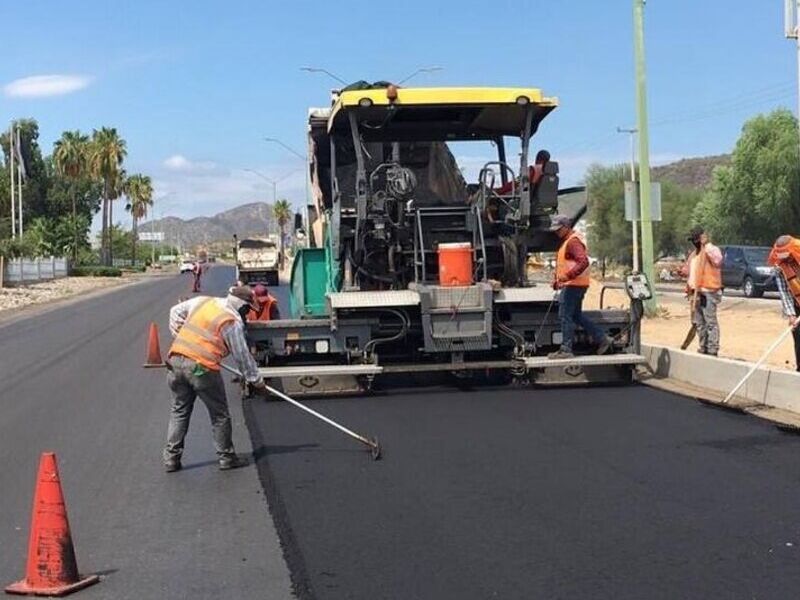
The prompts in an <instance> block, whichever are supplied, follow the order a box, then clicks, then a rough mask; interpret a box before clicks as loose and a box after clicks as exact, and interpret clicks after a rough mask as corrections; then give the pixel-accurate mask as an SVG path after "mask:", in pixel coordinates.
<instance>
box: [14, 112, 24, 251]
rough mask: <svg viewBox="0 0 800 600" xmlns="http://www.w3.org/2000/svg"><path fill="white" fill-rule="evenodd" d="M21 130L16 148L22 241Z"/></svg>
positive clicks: (18, 130)
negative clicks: (17, 151)
mask: <svg viewBox="0 0 800 600" xmlns="http://www.w3.org/2000/svg"><path fill="white" fill-rule="evenodd" d="M20 134H21V132H20V129H19V127H17V145H16V146H15V147H16V148H17V150H19V155H18V156H17V163H18V164H17V196H19V238H20V239H22V234H23V229H22V168H23V165H22V162H21V161H22V160H23V158H22V138H20Z"/></svg>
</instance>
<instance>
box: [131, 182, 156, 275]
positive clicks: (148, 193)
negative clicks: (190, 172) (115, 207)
mask: <svg viewBox="0 0 800 600" xmlns="http://www.w3.org/2000/svg"><path fill="white" fill-rule="evenodd" d="M125 195H126V196H127V197H128V204H127V205H126V206H125V210H127V211H128V212H130V213H131V217H132V219H133V228H132V234H133V248H132V253H133V260H134V261H136V242H137V238H138V236H139V219H143V218H144V217H146V216H147V210H148V208H150V207H151V206H153V182H152V181H151V179H150V177H148V176H147V175H141V174H139V173H136V174H135V175H131V176H130V177H128V179H127V180H126V182H125Z"/></svg>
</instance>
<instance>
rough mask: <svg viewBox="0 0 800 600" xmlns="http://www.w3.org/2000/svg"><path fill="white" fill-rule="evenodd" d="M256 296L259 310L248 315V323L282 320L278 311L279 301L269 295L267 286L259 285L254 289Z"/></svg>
mask: <svg viewBox="0 0 800 600" xmlns="http://www.w3.org/2000/svg"><path fill="white" fill-rule="evenodd" d="M253 293H254V294H255V296H256V303H257V304H258V309H257V310H251V311H250V312H249V313H248V314H247V320H248V321H274V320H276V319H280V318H281V315H280V311H279V310H278V299H277V298H275V297H274V296H273V295H272V294H270V293H269V290H268V289H267V286H265V285H263V284H261V283H259V284H258V285H256V286H255V287H254V288H253Z"/></svg>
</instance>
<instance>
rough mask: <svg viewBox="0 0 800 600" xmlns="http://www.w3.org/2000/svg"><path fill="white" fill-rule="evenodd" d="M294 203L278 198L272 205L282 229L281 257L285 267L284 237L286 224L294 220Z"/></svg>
mask: <svg viewBox="0 0 800 600" xmlns="http://www.w3.org/2000/svg"><path fill="white" fill-rule="evenodd" d="M293 214H294V213H293V212H292V205H291V204H289V201H288V200H285V199H283V200H278V201H277V202H275V204H274V205H273V206H272V216H273V218H274V219H275V220H276V221H277V222H278V229H279V231H280V242H279V248H280V257H281V267H283V261H284V248H283V239H284V237H285V236H286V224H287V223H288V222H289V221H291V220H292V215H293Z"/></svg>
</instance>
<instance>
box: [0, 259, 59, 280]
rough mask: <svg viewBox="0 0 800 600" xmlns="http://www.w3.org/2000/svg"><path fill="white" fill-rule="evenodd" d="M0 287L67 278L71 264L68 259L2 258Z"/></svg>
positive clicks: (0, 262) (0, 263) (0, 260)
mask: <svg viewBox="0 0 800 600" xmlns="http://www.w3.org/2000/svg"><path fill="white" fill-rule="evenodd" d="M0 265H2V267H0V287H2V286H3V285H7V284H20V283H35V282H37V281H47V280H49V279H58V278H60V277H66V276H67V275H68V274H69V263H68V261H67V259H66V258H56V257H55V256H51V257H49V258H12V259H8V258H3V257H0Z"/></svg>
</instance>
